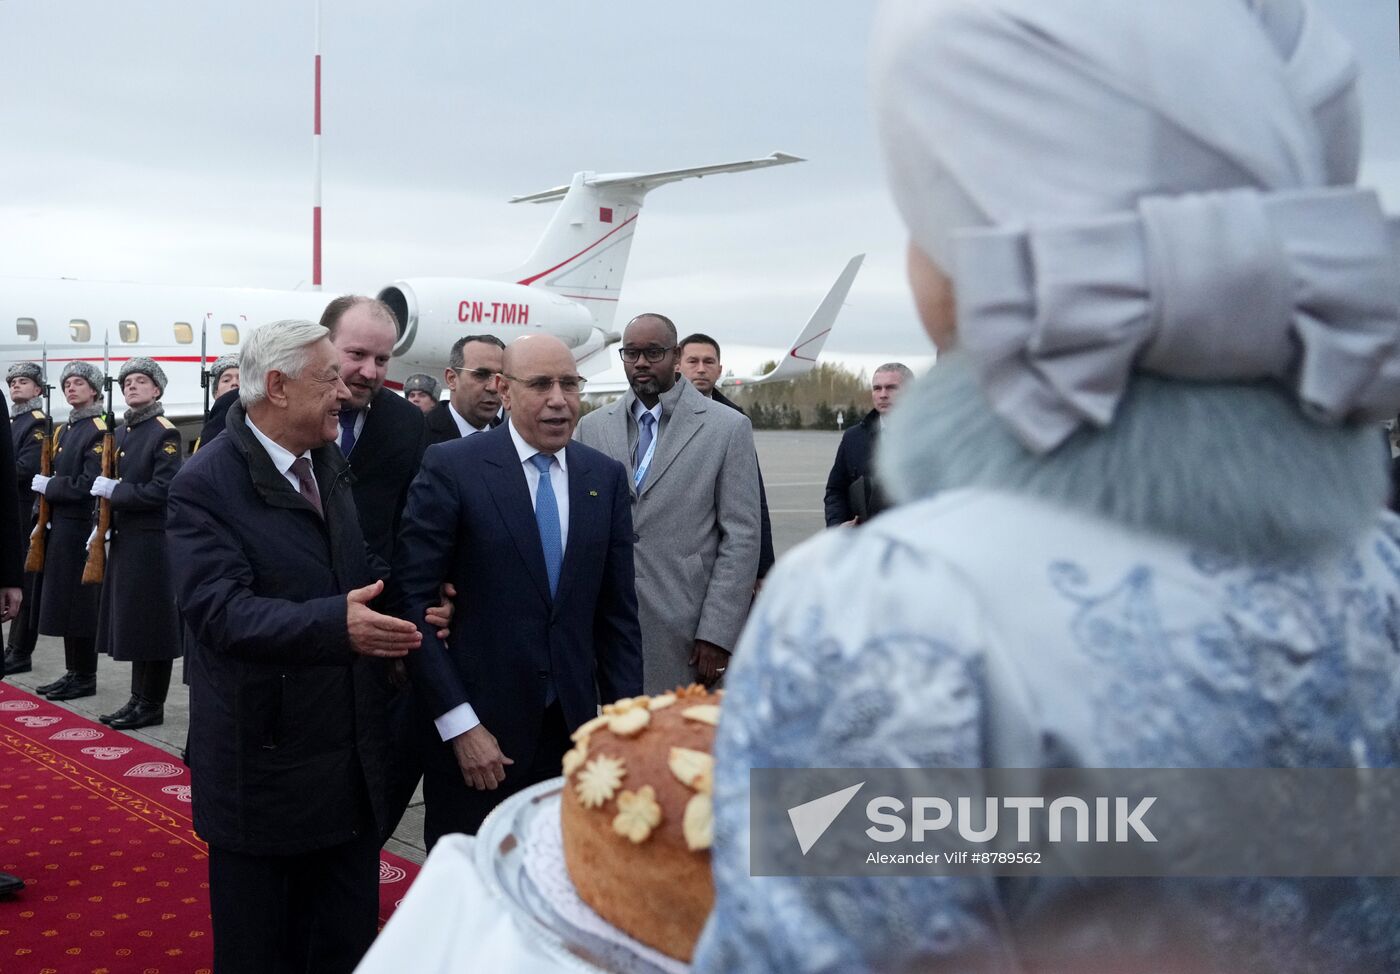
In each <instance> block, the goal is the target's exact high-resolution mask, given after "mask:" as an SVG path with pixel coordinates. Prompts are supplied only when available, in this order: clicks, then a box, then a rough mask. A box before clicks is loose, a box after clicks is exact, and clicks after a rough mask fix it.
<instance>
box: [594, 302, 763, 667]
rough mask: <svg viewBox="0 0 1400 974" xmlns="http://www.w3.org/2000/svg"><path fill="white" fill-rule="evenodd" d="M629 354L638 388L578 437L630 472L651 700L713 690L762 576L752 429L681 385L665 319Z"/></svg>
mask: <svg viewBox="0 0 1400 974" xmlns="http://www.w3.org/2000/svg"><path fill="white" fill-rule="evenodd" d="M620 351H621V356H622V362H623V367H624V369H625V370H626V372H627V381H628V382H629V384H630V385H631V389H629V390H628V392H627V393H626V395H624V396H623V397H622V398H621V399H619V400H618V401H617V402H614V403H612V404H611V405H609V406H605V407H603V408H601V409H598V410H595V411H594V412H592V413H589V414H588V415H587V416H585V417H583V419H582V420H581V421H580V423H579V427H578V433H577V436H578V439H579V440H580V441H581V442H583V443H584V444H586V445H587V446H591V447H593V448H595V449H597V450H601V451H602V452H604V453H606V454H607V455H608V456H610V457H612V458H613V459H615V460H617V461H619V462H620V463H622V465H623V466H624V467H626V468H627V475H628V478H629V482H630V484H631V488H632V523H633V528H634V530H635V532H636V536H635V539H634V540H635V559H636V573H637V607H638V615H639V617H640V620H641V624H642V679H643V683H644V687H645V691H646V692H647V693H663V692H665V691H667V690H670V689H674V688H675V687H676V686H677V685H685V684H689V683H693V682H697V681H698V682H700V683H704V684H706V685H707V686H712V685H714V684H715V683H716V682H718V681H719V680H720V679H721V678H722V677H723V675H724V671H725V669H726V668H727V667H728V665H729V654H730V652H732V651H733V649H734V645H735V643H737V642H738V639H739V632H740V630H742V629H743V627H744V620H745V619H746V618H747V617H748V612H749V603H750V601H751V600H752V598H753V587H754V580H755V578H756V577H757V575H758V551H759V491H758V457H757V455H756V454H755V452H754V444H753V428H752V427H751V426H750V425H749V421H748V418H747V417H745V416H744V415H743V414H741V413H738V412H736V411H735V410H732V409H726V408H724V407H723V406H719V405H716V404H715V403H713V402H711V401H710V400H709V399H707V398H705V397H704V396H702V395H701V394H700V393H699V392H697V391H696V390H695V387H694V386H692V385H691V384H690V383H689V382H687V381H686V380H685V379H683V378H679V377H678V376H677V375H676V364H677V358H678V355H679V352H678V349H677V348H676V326H675V325H674V324H672V322H671V320H670V319H669V318H666V317H665V316H664V315H659V314H643V315H638V316H637V317H636V318H633V319H632V320H631V321H630V322H629V323H628V325H627V328H626V330H625V331H624V332H623V337H622V349H621V350H620Z"/></svg>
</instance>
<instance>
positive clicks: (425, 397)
mask: <svg viewBox="0 0 1400 974" xmlns="http://www.w3.org/2000/svg"><path fill="white" fill-rule="evenodd" d="M403 394H404V398H405V399H407V400H408V401H409V402H411V403H413V405H415V406H417V407H418V408H419V409H421V410H423V415H424V416H426V415H428V413H430V412H432V411H433V408H434V407H435V406H437V403H438V384H437V379H434V378H433V377H432V376H430V375H428V374H427V373H426V372H415V373H413V375H410V376H409V377H408V379H407V380H405V381H404V384H403Z"/></svg>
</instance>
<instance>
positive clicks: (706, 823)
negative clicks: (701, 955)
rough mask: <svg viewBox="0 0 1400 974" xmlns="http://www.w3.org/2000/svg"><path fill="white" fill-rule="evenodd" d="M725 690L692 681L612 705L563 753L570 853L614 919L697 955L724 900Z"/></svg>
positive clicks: (650, 939)
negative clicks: (719, 896) (718, 817)
mask: <svg viewBox="0 0 1400 974" xmlns="http://www.w3.org/2000/svg"><path fill="white" fill-rule="evenodd" d="M720 698H721V694H718V693H710V692H708V691H706V690H705V689H704V688H703V687H700V686H698V685H692V686H690V687H687V688H685V689H677V690H676V691H675V692H674V693H668V694H662V695H660V696H656V697H634V698H632V699H630V700H620V701H618V702H617V703H615V704H609V705H608V706H606V707H604V708H603V714H602V715H601V716H600V717H598V718H596V719H594V720H591V721H589V722H588V723H587V724H585V725H583V726H582V727H580V728H579V729H578V730H577V731H575V732H574V745H575V746H574V749H573V750H572V751H570V752H569V753H568V754H566V755H565V756H564V776H565V779H566V784H565V788H564V794H563V796H562V801H563V805H562V809H561V821H562V825H563V830H564V837H563V838H564V861H565V864H566V865H567V866H568V869H569V877H570V878H571V879H572V880H573V883H574V887H575V888H576V889H577V890H578V895H579V897H580V898H581V899H582V900H583V901H584V902H585V903H587V904H588V905H589V906H591V907H592V908H593V909H594V911H596V912H597V913H598V915H599V916H601V917H602V918H603V919H604V920H607V921H608V922H609V923H611V924H612V925H613V926H615V927H617V928H619V929H620V930H622V931H624V932H625V933H627V934H628V935H629V936H631V937H633V938H635V939H636V940H639V941H641V942H642V943H644V944H647V945H648V946H650V947H654V948H656V949H657V950H659V951H661V952H662V953H663V954H666V955H667V956H669V957H674V958H676V959H678V960H683V961H689V960H690V959H691V954H692V953H693V952H694V950H695V941H696V940H697V939H698V938H699V936H700V930H701V928H702V927H703V926H704V925H705V920H706V918H708V917H709V915H710V910H711V909H712V908H713V907H714V901H715V888H714V881H713V880H712V879H711V877H710V841H711V836H712V829H713V826H712V816H711V804H710V792H711V788H712V782H713V767H714V759H713V757H712V756H711V755H712V753H713V750H714V741H715V724H716V722H717V721H718V718H719V704H720Z"/></svg>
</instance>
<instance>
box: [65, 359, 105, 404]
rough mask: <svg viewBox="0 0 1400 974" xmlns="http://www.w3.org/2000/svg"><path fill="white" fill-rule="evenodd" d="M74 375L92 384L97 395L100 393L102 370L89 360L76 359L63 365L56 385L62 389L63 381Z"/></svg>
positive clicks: (102, 377)
mask: <svg viewBox="0 0 1400 974" xmlns="http://www.w3.org/2000/svg"><path fill="white" fill-rule="evenodd" d="M75 375H76V376H77V377H78V378H80V379H82V380H84V381H85V382H87V384H88V385H90V386H92V388H93V390H94V391H95V392H96V393H97V394H98V395H99V396H100V395H102V380H103V379H104V378H105V377H104V376H103V375H102V370H101V369H99V368H98V367H97V366H95V365H93V364H92V363H91V362H80V361H77V360H76V359H75V360H74V361H72V362H69V363H68V364H67V365H65V366H64V367H63V371H62V372H61V373H60V374H59V376H58V387H59V388H60V389H62V388H63V383H65V382H67V381H68V380H69V379H71V378H72V377H73V376H75Z"/></svg>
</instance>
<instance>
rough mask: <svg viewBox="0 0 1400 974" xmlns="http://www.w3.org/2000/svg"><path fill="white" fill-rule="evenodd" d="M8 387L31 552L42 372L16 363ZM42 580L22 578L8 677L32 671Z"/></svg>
mask: <svg viewBox="0 0 1400 974" xmlns="http://www.w3.org/2000/svg"><path fill="white" fill-rule="evenodd" d="M5 382H6V384H7V385H8V386H9V387H10V403H11V406H10V432H11V433H12V434H13V437H14V444H15V479H16V485H17V487H18V488H19V524H20V530H21V531H22V532H23V535H24V537H23V538H21V544H22V545H23V547H25V548H26V549H27V548H28V545H29V535H30V532H31V531H32V530H33V528H34V507H35V505H36V504H37V503H38V500H39V498H38V495H36V494H35V493H34V491H33V490H32V489H31V488H30V486H29V485H30V484H31V483H32V482H33V480H34V475H35V474H37V473H39V472H40V471H39V464H40V459H41V458H42V456H43V452H44V438H45V437H46V436H47V435H48V429H49V417H48V414H47V413H45V412H44V372H43V370H42V369H40V368H39V366H38V364H37V363H35V362H18V363H16V364H15V365H12V366H10V369H9V371H8V372H6V373H5ZM25 553H27V551H26V552H25ZM42 577H43V576H42V575H40V574H39V573H38V572H25V574H24V601H23V602H22V603H21V604H20V609H19V615H18V616H16V617H15V621H14V622H12V623H11V624H10V635H9V639H8V640H7V641H6V644H5V674H6V675H7V676H8V675H10V674H12V673H28V672H29V671H30V670H31V669H33V664H32V663H31V662H30V657H31V656H33V655H34V644H35V642H36V641H37V640H38V638H39V584H40V580H41V579H42Z"/></svg>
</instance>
